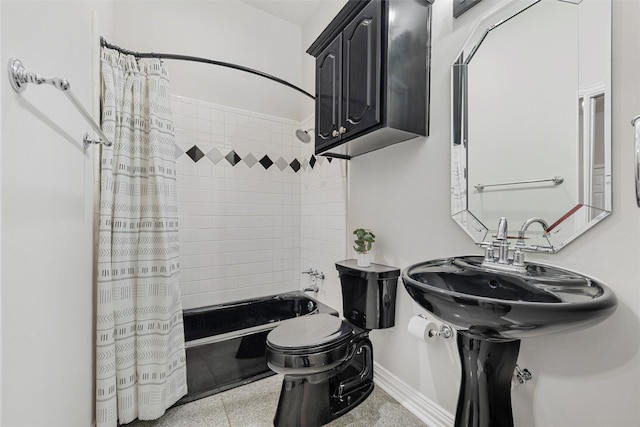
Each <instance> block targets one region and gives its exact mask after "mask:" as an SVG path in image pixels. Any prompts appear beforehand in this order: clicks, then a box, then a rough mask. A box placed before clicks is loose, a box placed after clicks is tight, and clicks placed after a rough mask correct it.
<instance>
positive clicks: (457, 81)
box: [451, 0, 612, 253]
mask: <svg viewBox="0 0 640 427" xmlns="http://www.w3.org/2000/svg"><path fill="white" fill-rule="evenodd" d="M541 1H564V0H507V1H505V2H504V3H502V4H500V5H498V6H497V7H496V8H494V9H493V10H490V11H489V13H488V14H486V15H485V16H484V17H482V18H481V19H480V20H479V21H478V23H477V24H476V26H475V27H474V29H473V30H472V31H471V33H470V35H469V37H468V38H467V40H466V42H465V43H464V45H463V48H462V50H461V51H460V53H459V54H458V56H457V57H456V60H455V62H454V63H453V64H452V67H451V71H452V79H451V84H452V91H451V98H452V99H451V101H452V105H451V108H452V124H451V125H452V126H451V132H452V141H451V142H452V145H451V218H452V219H453V220H454V221H455V222H456V223H457V224H458V225H459V226H460V227H461V228H462V229H463V230H464V231H465V232H466V233H467V234H468V235H469V237H471V238H472V239H473V240H474V242H475V243H476V244H479V245H480V244H482V243H483V242H491V241H492V240H493V235H495V233H496V228H497V225H498V224H497V223H496V224H490V226H491V227H495V228H489V227H488V226H487V225H486V224H483V222H482V220H481V219H480V218H478V217H477V216H476V215H474V214H473V213H472V212H471V211H470V210H469V209H468V208H469V206H468V198H467V195H468V194H469V182H468V180H467V176H468V174H467V171H468V153H467V146H468V88H467V84H468V63H469V61H470V60H471V59H472V58H473V56H474V55H475V54H476V52H477V50H478V49H479V48H480V46H481V44H482V42H483V41H484V39H485V38H486V37H487V35H488V34H489V33H490V32H491V31H493V30H494V29H496V28H498V27H499V26H500V25H502V24H503V23H505V22H507V21H509V20H511V19H512V18H515V17H516V16H518V15H519V14H520V13H522V12H524V11H526V10H527V9H529V8H530V7H532V6H534V5H536V4H538V3H540V2H541ZM580 1H581V0H577V2H580ZM574 2H575V0H574ZM608 8H609V15H608V16H609V19H608V22H607V25H608V32H607V34H608V35H609V38H608V46H609V49H608V50H607V53H606V55H607V58H606V63H607V64H608V66H607V67H606V78H605V84H604V96H605V113H604V120H605V150H606V151H607V160H606V161H607V163H608V171H607V173H606V175H605V177H604V179H605V186H608V197H607V198H606V199H607V200H606V202H605V209H604V210H601V209H597V208H594V207H590V206H587V205H580V204H579V205H577V206H576V207H575V208H573V209H571V210H570V211H569V212H567V214H565V215H563V216H562V217H561V218H560V220H559V221H558V222H557V223H559V222H561V221H564V220H565V219H566V218H568V217H570V216H571V215H572V214H573V213H574V212H576V211H578V210H581V209H582V208H586V214H587V215H588V217H587V218H590V219H588V220H587V221H586V222H585V223H584V224H582V225H580V226H578V227H575V228H574V229H573V230H572V231H570V232H566V233H559V235H558V236H554V237H556V238H555V239H553V240H550V236H549V235H548V234H547V233H542V237H543V238H544V240H546V242H547V243H548V245H531V246H526V247H525V248H524V250H526V251H529V252H546V253H556V252H558V251H559V250H560V249H562V248H563V247H564V246H566V245H567V244H568V243H570V242H571V241H573V240H574V239H576V238H577V237H579V236H580V235H582V234H584V233H585V232H586V231H587V230H589V229H590V228H591V227H593V226H594V225H595V224H597V223H598V222H600V221H601V220H603V219H604V218H606V217H607V216H609V215H610V213H611V210H612V209H611V204H612V202H611V198H612V197H611V163H612V162H611V30H612V27H611V1H609V5H608ZM577 101H578V99H576V104H577ZM531 216H532V217H534V216H536V215H535V214H533V215H531ZM554 225H555V224H554ZM550 228H551V227H550ZM512 234H513V233H512ZM516 234H517V233H516ZM509 238H510V239H511V238H512V237H511V236H509ZM556 240H557V241H556Z"/></svg>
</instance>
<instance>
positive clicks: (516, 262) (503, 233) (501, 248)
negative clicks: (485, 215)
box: [481, 217, 526, 273]
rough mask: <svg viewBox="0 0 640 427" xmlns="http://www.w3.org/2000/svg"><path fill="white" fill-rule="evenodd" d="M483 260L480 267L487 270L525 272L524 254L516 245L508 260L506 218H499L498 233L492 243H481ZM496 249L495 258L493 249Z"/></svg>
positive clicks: (509, 249) (508, 248)
mask: <svg viewBox="0 0 640 427" xmlns="http://www.w3.org/2000/svg"><path fill="white" fill-rule="evenodd" d="M481 246H484V248H485V252H484V260H483V261H482V265H483V266H485V267H487V268H493V269H498V270H505V271H514V272H521V273H522V272H526V267H525V265H524V252H522V248H521V247H519V246H517V245H516V248H515V250H514V251H513V258H512V259H509V253H510V251H511V248H510V247H509V228H508V226H507V218H505V217H502V218H500V222H499V223H498V232H497V234H496V239H495V240H494V241H493V242H483V243H482V244H481ZM496 246H497V248H498V257H497V258H496V257H495V248H496Z"/></svg>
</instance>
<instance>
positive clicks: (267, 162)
mask: <svg viewBox="0 0 640 427" xmlns="http://www.w3.org/2000/svg"><path fill="white" fill-rule="evenodd" d="M260 164H261V165H262V167H264V168H265V169H269V168H270V167H271V165H273V162H272V161H271V159H270V158H269V156H267V155H266V154H265V156H264V157H263V158H261V159H260Z"/></svg>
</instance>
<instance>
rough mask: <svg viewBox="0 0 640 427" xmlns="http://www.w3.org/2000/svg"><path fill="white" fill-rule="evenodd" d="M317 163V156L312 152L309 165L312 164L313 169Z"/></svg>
mask: <svg viewBox="0 0 640 427" xmlns="http://www.w3.org/2000/svg"><path fill="white" fill-rule="evenodd" d="M315 165H316V156H314V155H313V154H312V155H311V158H310V159H309V166H311V169H313V167H314V166H315Z"/></svg>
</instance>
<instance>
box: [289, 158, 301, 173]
mask: <svg viewBox="0 0 640 427" xmlns="http://www.w3.org/2000/svg"><path fill="white" fill-rule="evenodd" d="M289 166H291V169H293V171H294V172H298V171H299V170H300V162H299V161H298V159H293V161H292V162H291V163H290V164H289Z"/></svg>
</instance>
